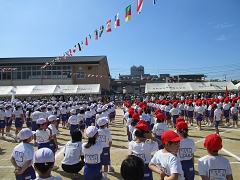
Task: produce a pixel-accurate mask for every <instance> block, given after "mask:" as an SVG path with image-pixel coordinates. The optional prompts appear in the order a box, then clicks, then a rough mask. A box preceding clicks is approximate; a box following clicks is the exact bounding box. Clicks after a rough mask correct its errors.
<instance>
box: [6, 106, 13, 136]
mask: <svg viewBox="0 0 240 180" xmlns="http://www.w3.org/2000/svg"><path fill="white" fill-rule="evenodd" d="M5 113H6V121H7V122H6V126H7V127H6V136H9V137H11V136H12V135H11V134H10V129H11V127H12V108H11V105H10V104H6V106H5Z"/></svg>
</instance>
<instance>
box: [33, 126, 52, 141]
mask: <svg viewBox="0 0 240 180" xmlns="http://www.w3.org/2000/svg"><path fill="white" fill-rule="evenodd" d="M49 136H50V131H49V130H48V129H46V131H45V130H36V140H37V142H38V144H41V143H47V142H49Z"/></svg>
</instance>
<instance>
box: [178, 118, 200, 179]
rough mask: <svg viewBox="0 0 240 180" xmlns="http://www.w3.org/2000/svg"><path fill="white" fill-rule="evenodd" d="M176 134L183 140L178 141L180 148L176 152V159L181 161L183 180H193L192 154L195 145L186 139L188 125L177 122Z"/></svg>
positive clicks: (194, 150)
mask: <svg viewBox="0 0 240 180" xmlns="http://www.w3.org/2000/svg"><path fill="white" fill-rule="evenodd" d="M176 129H177V134H178V135H179V136H180V137H182V138H183V139H182V140H181V141H180V148H179V150H178V157H179V160H180V161H181V165H182V169H183V172H184V178H185V180H194V176H195V171H194V152H196V145H195V143H194V141H193V140H192V139H190V138H189V137H188V125H187V123H185V122H178V123H177V126H176Z"/></svg>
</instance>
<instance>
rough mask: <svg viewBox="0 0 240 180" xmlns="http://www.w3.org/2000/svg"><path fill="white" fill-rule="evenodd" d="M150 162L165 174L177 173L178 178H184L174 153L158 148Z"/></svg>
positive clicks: (179, 179)
mask: <svg viewBox="0 0 240 180" xmlns="http://www.w3.org/2000/svg"><path fill="white" fill-rule="evenodd" d="M151 162H152V163H153V164H155V165H156V166H157V167H158V168H159V169H161V171H162V172H164V173H165V174H166V175H168V176H171V174H174V173H178V174H179V175H178V180H184V177H183V170H182V165H181V163H180V161H179V159H178V157H177V156H176V155H174V154H172V153H163V152H162V150H159V151H157V152H156V153H155V154H154V156H153V158H152V159H151Z"/></svg>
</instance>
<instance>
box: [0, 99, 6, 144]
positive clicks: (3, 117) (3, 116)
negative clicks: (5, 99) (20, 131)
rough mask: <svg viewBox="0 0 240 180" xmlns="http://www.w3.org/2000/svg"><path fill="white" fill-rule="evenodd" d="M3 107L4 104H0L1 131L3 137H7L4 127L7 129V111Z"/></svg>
mask: <svg viewBox="0 0 240 180" xmlns="http://www.w3.org/2000/svg"><path fill="white" fill-rule="evenodd" d="M3 108H4V106H3V104H0V132H1V134H2V137H1V138H2V139H5V137H4V129H5V126H6V122H7V119H6V113H5V111H4V110H3Z"/></svg>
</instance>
